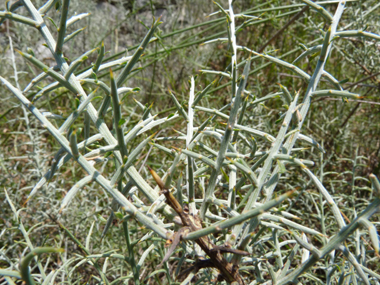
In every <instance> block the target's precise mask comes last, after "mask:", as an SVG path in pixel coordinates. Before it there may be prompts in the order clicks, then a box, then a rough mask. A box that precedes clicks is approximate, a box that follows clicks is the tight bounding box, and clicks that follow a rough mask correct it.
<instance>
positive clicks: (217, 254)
mask: <svg viewBox="0 0 380 285" xmlns="http://www.w3.org/2000/svg"><path fill="white" fill-rule="evenodd" d="M149 171H150V173H151V174H152V176H153V178H154V180H155V181H156V183H157V184H158V186H159V187H160V189H161V191H162V193H163V194H164V195H165V197H166V203H167V204H168V205H169V206H170V207H172V208H173V209H174V210H175V211H176V212H177V214H178V216H179V217H180V218H181V221H182V226H183V227H182V228H181V229H180V230H179V231H178V232H177V233H175V234H174V236H173V239H172V245H171V246H170V248H169V250H168V253H167V254H166V255H165V257H164V260H163V261H162V262H165V261H166V260H167V259H169V257H170V255H171V253H172V252H173V251H174V249H175V247H176V246H177V245H178V244H179V242H180V240H181V238H182V237H184V236H185V235H187V234H188V233H189V232H192V231H197V230H200V229H202V220H201V219H200V217H198V216H197V215H191V214H189V212H188V211H186V210H184V209H183V208H182V206H181V205H180V204H179V203H178V201H177V200H176V198H175V197H174V196H173V194H172V193H171V192H170V191H169V189H167V188H166V187H165V184H164V182H163V181H162V180H161V178H160V177H159V176H158V174H157V173H156V172H155V171H154V170H152V169H151V168H149ZM194 241H195V242H196V243H197V244H198V245H199V246H200V247H201V248H202V250H203V251H204V252H205V253H206V254H207V255H208V256H209V258H210V259H207V260H198V261H197V262H195V263H194V265H193V266H192V267H190V268H188V269H186V270H184V271H183V272H181V273H180V274H179V277H185V276H187V275H188V274H189V273H190V272H192V271H195V272H197V271H199V270H200V269H202V268H208V267H214V268H217V269H218V270H219V272H220V276H219V278H218V279H221V280H225V281H227V282H228V283H232V284H239V285H244V284H245V283H244V281H243V278H242V277H241V276H240V274H239V267H238V265H236V264H232V263H229V262H228V261H227V260H226V259H225V258H224V256H223V255H222V252H231V253H235V254H240V255H249V253H248V252H246V251H242V250H234V249H232V248H229V247H224V246H216V245H214V244H213V242H212V241H211V240H210V238H208V237H207V236H204V237H200V238H198V239H196V240H194Z"/></svg>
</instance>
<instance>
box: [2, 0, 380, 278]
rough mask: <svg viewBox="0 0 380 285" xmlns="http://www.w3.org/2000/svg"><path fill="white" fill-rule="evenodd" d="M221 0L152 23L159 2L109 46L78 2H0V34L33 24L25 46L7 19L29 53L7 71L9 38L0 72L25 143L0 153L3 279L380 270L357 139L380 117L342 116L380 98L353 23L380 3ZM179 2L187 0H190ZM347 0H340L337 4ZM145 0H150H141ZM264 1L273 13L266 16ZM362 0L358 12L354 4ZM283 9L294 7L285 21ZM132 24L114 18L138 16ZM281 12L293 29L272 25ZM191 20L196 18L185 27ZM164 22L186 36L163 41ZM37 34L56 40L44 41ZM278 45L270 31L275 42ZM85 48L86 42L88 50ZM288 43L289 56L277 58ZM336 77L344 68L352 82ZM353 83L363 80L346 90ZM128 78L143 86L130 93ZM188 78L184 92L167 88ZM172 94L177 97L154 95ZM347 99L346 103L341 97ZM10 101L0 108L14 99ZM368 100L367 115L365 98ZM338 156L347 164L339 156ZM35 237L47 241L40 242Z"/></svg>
mask: <svg viewBox="0 0 380 285" xmlns="http://www.w3.org/2000/svg"><path fill="white" fill-rule="evenodd" d="M232 2H233V1H232V0H229V1H228V3H222V4H218V3H215V6H214V8H216V9H218V10H217V12H215V13H213V14H212V15H211V16H212V17H219V18H215V19H213V20H210V21H208V22H206V23H194V22H193V21H190V20H189V23H188V25H189V26H188V27H185V28H183V29H179V30H175V31H174V32H168V31H167V29H168V28H169V25H167V26H166V27H165V28H163V29H160V24H161V21H160V18H158V19H153V20H152V21H153V23H152V24H151V25H150V27H149V28H147V32H146V34H145V36H143V37H141V38H142V40H141V41H140V43H139V44H138V45H136V46H133V47H130V48H128V49H127V50H126V51H123V52H122V53H118V52H117V51H118V45H117V44H115V46H113V47H112V50H113V54H112V55H111V56H109V55H107V45H106V44H104V42H103V43H101V44H99V46H97V47H94V46H93V45H94V43H98V42H101V41H100V39H98V40H97V38H96V37H95V38H92V39H94V40H91V41H88V42H86V41H84V39H83V38H82V39H81V40H82V41H81V40H80V36H81V35H83V34H84V31H83V28H82V27H79V28H77V27H76V28H75V30H71V29H73V27H74V25H77V23H76V22H77V21H80V20H82V19H85V18H86V17H88V16H89V15H88V14H74V13H73V12H74V11H79V10H81V9H83V6H76V5H78V4H77V3H76V2H74V3H75V4H74V7H76V8H75V10H74V11H73V10H70V9H69V8H70V6H69V4H70V1H69V0H63V1H54V0H50V1H47V2H46V3H45V4H44V5H39V6H38V5H37V4H39V3H36V5H34V4H33V3H31V2H30V1H26V0H25V1H15V2H14V3H13V4H11V3H9V2H8V3H7V4H6V10H5V11H3V12H0V18H1V19H3V20H2V22H3V23H4V21H5V19H7V20H6V21H7V22H6V23H7V29H8V35H9V34H10V33H9V29H10V28H11V30H12V29H13V31H16V30H17V29H19V30H18V31H19V35H25V34H27V33H29V30H32V32H30V33H31V34H30V35H33V37H35V38H38V41H36V40H35V39H30V40H34V41H33V42H32V43H33V45H34V46H33V47H31V48H30V47H25V45H26V44H25V43H23V37H22V36H19V41H18V42H17V44H18V45H19V47H20V48H21V49H22V51H21V50H17V51H18V53H19V54H20V55H21V57H22V58H23V60H24V61H25V62H27V67H28V69H27V68H25V70H26V71H23V72H19V71H18V66H19V65H21V64H23V62H22V61H20V59H21V57H16V55H15V51H16V49H15V48H14V47H13V41H14V40H13V39H12V37H9V44H10V45H9V51H8V55H9V56H10V58H11V64H10V65H7V66H6V67H5V68H4V71H3V73H4V75H3V76H1V77H0V80H1V82H2V83H3V84H4V86H5V87H6V88H7V89H8V90H9V91H10V93H11V94H12V96H14V97H15V98H17V99H18V100H19V102H20V103H21V105H20V110H21V111H22V112H21V113H19V114H21V115H20V117H21V116H22V117H21V120H22V121H23V123H19V122H20V120H16V119H10V120H9V121H8V122H7V124H9V126H11V128H12V132H9V134H7V132H8V131H6V130H5V127H4V130H3V133H4V134H5V138H4V139H3V141H2V145H3V147H4V149H8V150H9V149H11V148H12V147H13V146H12V144H11V143H10V141H9V140H10V138H11V136H12V139H14V136H15V135H16V136H17V135H20V136H21V135H22V138H21V139H20V140H21V143H20V144H21V145H24V146H25V147H24V149H22V150H21V151H22V152H25V154H27V155H25V156H20V155H19V152H20V151H19V150H17V147H18V146H17V145H16V146H15V147H16V150H15V156H14V157H12V156H11V155H6V156H5V157H4V156H3V157H1V159H2V161H4V162H2V166H3V170H4V172H5V173H6V175H5V176H4V177H5V178H4V179H3V181H4V182H3V184H4V185H5V187H4V192H3V194H2V195H4V198H5V199H4V201H6V202H7V204H8V205H7V208H6V210H4V213H5V215H4V218H3V221H4V225H5V228H4V230H3V232H2V234H1V235H2V236H3V237H2V238H3V241H2V243H3V244H2V256H3V260H2V261H1V264H2V269H0V274H1V275H2V276H3V277H4V279H3V280H2V281H5V282H8V283H9V284H14V279H17V278H18V279H22V280H23V281H25V282H26V284H34V283H40V284H54V283H55V282H58V281H56V280H58V279H59V278H60V279H61V281H60V283H70V284H71V283H80V282H87V283H93V284H98V283H101V284H103V283H104V284H114V283H117V284H119V283H123V282H124V283H128V284H130V283H132V282H134V283H135V284H189V283H190V282H192V281H194V282H195V283H196V284H208V283H210V282H211V281H212V280H216V281H220V282H222V283H223V282H224V283H228V284H234V283H235V284H287V283H292V282H301V283H302V284H303V283H322V284H344V283H346V284H348V283H349V284H351V283H354V284H362V283H363V284H377V283H378V282H379V281H380V275H379V274H378V272H379V266H378V264H379V262H378V261H379V257H378V256H379V255H378V254H379V239H378V235H377V231H376V227H375V225H376V224H378V218H377V217H376V216H374V214H375V213H376V212H377V211H379V209H380V184H379V181H378V179H377V177H376V175H374V174H369V173H368V169H366V168H364V167H363V166H366V165H364V162H365V161H366V159H369V161H370V162H371V167H370V170H374V172H376V170H378V169H379V166H376V163H378V158H377V157H376V151H377V155H378V153H379V149H380V148H379V147H378V148H377V150H376V146H374V145H371V146H370V147H369V148H370V149H371V154H370V155H368V157H369V158H366V157H365V156H364V155H363V154H362V153H361V152H363V150H361V149H360V148H361V147H362V144H361V142H360V141H358V138H357V136H358V132H362V131H363V132H368V134H367V133H365V135H366V136H367V137H369V139H368V140H372V139H376V138H378V134H377V135H376V131H374V130H378V128H379V127H378V124H372V125H366V124H365V123H362V122H360V121H356V122H354V123H353V124H352V128H351V129H350V128H348V127H349V123H348V122H349V120H350V118H351V117H352V116H354V114H355V112H356V111H357V110H358V109H359V107H360V104H367V103H369V104H371V105H372V106H377V105H378V104H379V103H377V102H373V101H368V100H369V99H373V98H374V97H373V96H374V95H373V92H374V90H376V88H378V87H377V86H376V85H371V86H370V87H369V89H368V90H367V91H365V92H364V93H362V89H360V88H359V84H360V83H361V82H364V81H365V80H374V82H373V84H378V82H377V79H376V76H377V75H378V74H379V73H378V72H376V68H377V69H378V58H379V57H378V44H377V43H376V42H375V41H376V40H379V39H380V36H379V35H377V34H376V33H375V32H377V30H376V28H377V27H376V26H371V27H369V28H368V29H361V28H360V27H364V26H365V23H366V21H368V23H372V21H373V20H374V18H373V17H372V15H373V13H374V11H376V9H377V8H378V6H379V5H375V6H370V4H368V3H370V2H368V3H367V2H366V3H365V4H364V5H362V6H360V5H359V6H355V4H352V3H351V2H349V3H345V1H330V2H328V3H324V4H325V5H326V6H325V7H322V6H321V4H318V3H317V2H312V1H309V0H304V1H303V3H302V4H294V3H290V4H289V5H287V6H284V5H283V4H281V5H280V4H278V6H272V7H269V6H268V3H260V2H259V1H257V3H256V2H255V1H252V7H250V6H248V5H247V3H244V4H241V5H240V3H232ZM253 2H254V3H253ZM89 3H91V2H89ZM122 4H123V3H122V2H120V3H119V5H120V6H119V7H120V9H122V7H124V6H122ZM128 4H131V3H128ZM187 5H188V6H186V7H188V8H189V9H190V7H191V6H192V3H190V4H189V3H188V4H187ZM331 5H332V6H331ZM345 5H347V6H348V5H352V6H348V7H350V8H348V9H347V11H344V10H345ZM148 6H150V8H151V10H152V11H151V12H152V14H154V13H155V12H157V10H156V11H155V10H154V3H153V1H150V2H149V5H148V3H147V4H146V5H145V6H143V7H148ZM36 7H40V8H38V9H37V8H36ZM79 7H80V8H79ZM125 7H126V9H132V14H133V13H134V14H137V13H138V11H140V9H142V8H141V6H139V5H137V6H136V2H133V5H125ZM23 9H24V10H23ZM133 9H137V10H133ZM168 9H169V8H168ZM170 9H172V8H170ZM173 9H174V8H173ZM194 9H201V8H199V7H195V8H194ZM287 9H290V11H288V12H285V11H287ZM238 10H241V12H240V13H237V12H236V11H238ZM309 10H312V11H314V12H310V11H309ZM18 11H20V12H19V13H18ZM54 11H56V12H58V13H55V12H54ZM273 11H274V13H276V11H280V12H279V14H277V15H272V16H269V17H267V16H266V14H265V13H271V12H273ZM358 11H359V12H360V13H361V14H360V15H361V19H360V20H358V19H355V18H353V17H354V16H353V15H355V13H357V12H358ZM161 12H162V11H161ZM345 13H347V16H344V15H345ZM71 15H72V16H71ZM58 16H59V17H58ZM286 16H290V19H288V20H287V22H285V23H284V22H283V20H282V18H283V17H286ZM126 21H127V20H124V21H120V22H118V21H116V22H115V25H116V26H119V27H122V25H124V24H125V22H126ZM169 21H170V20H169ZM181 21H182V22H183V21H184V19H182V20H181ZM302 21H303V22H302ZM174 22H175V21H174ZM174 22H173V23H174ZM10 23H12V25H14V27H11V26H10V25H11V24H10ZM97 23H98V27H97V28H99V23H100V20H99V21H98V22H97ZM269 23H270V25H272V27H271V28H270V26H269ZM318 23H320V24H318ZM129 24H130V25H125V26H123V27H124V29H126V30H128V29H129V27H133V26H134V25H133V23H129ZM342 24H343V25H344V29H342V30H339V29H338V27H339V26H340V25H342ZM210 25H211V26H210ZM292 25H294V29H292V30H291V31H292V32H293V39H291V40H289V39H288V38H287V36H286V35H285V34H284V33H285V31H286V30H287V29H288V28H289V27H291V26H292ZM206 26H208V27H209V28H204V27H206ZM352 26H354V27H355V26H356V29H351V27H352ZM20 27H21V28H20ZM25 28H28V29H25ZM102 28H103V27H102V26H101V25H100V29H99V31H100V32H99V33H101V31H105V29H106V27H104V30H102ZM199 29H200V30H199ZM222 29H224V30H223V31H222V32H220V30H222ZM273 29H275V30H277V32H274V33H272V30H273ZM371 29H373V30H371ZM120 30H123V29H121V28H120ZM189 30H194V31H196V32H195V34H193V35H191V36H187V35H188V34H187V32H188V31H189ZM198 30H199V32H198ZM207 31H208V32H209V33H210V34H209V35H207ZM105 34H106V33H105ZM37 35H38V36H37ZM186 36H187V38H186ZM265 36H268V37H269V39H267V40H264V39H265ZM115 37H116V36H115ZM170 37H173V38H176V37H178V38H179V39H181V40H182V39H183V41H182V42H181V41H180V42H175V43H174V44H171V45H168V44H167V43H164V39H165V38H170ZM13 38H14V37H13ZM116 38H117V37H116ZM40 39H43V40H44V45H45V46H46V47H47V49H48V50H49V52H50V53H51V57H48V56H46V57H44V56H42V54H43V52H45V51H43V49H40V48H39V46H38V45H37V43H38V42H39V40H40ZM193 39H194V40H193ZM255 39H256V42H254V40H255ZM280 40H282V43H280V44H278V43H277V42H278V41H280ZM274 41H276V43H275V44H273V42H274ZM295 42H298V43H299V44H300V47H298V48H295V46H294V43H295ZM199 43H202V45H200V46H198V44H199ZM272 44H273V45H274V47H276V46H277V45H279V46H281V53H280V52H278V51H276V50H273V49H271V47H272V46H271V45H272ZM70 45H71V48H68V47H70ZM123 45H124V44H123ZM214 45H217V48H213V46H214ZM358 45H363V46H364V47H365V49H364V50H363V49H361V48H358ZM252 46H260V47H259V48H257V49H255V48H252ZM83 47H84V48H86V49H87V47H89V50H86V51H83V52H82V48H83ZM188 47H191V48H192V49H193V51H192V52H191V57H193V59H191V58H190V60H188V61H189V62H191V64H192V65H191V66H190V65H187V64H188V63H187V62H186V60H187V55H186V51H188V50H187V49H186V48H188ZM283 50H285V51H286V52H284V51H283ZM37 51H38V52H37ZM174 51H177V54H174V53H175V52H174ZM333 51H334V52H335V53H336V54H332V52H333ZM277 54H279V55H277ZM221 55H223V58H222V59H221V58H220V56H221ZM296 55H298V56H297V57H296ZM216 56H218V57H219V58H216ZM289 56H293V57H295V59H294V61H293V62H290V61H286V60H285V57H289ZM41 57H42V58H41ZM171 57H174V58H175V60H173V59H172V58H171ZM185 59H186V60H185ZM198 59H199V61H198ZM181 60H183V61H184V62H185V63H186V64H185V65H184V67H183V68H187V71H185V73H186V74H188V73H192V72H193V70H192V68H190V67H194V68H195V67H196V66H197V65H200V66H201V71H200V74H198V75H197V76H191V77H190V80H189V81H187V80H184V79H183V76H178V77H176V78H178V79H180V80H182V81H183V82H176V79H174V77H173V73H172V72H171V71H168V69H172V70H178V72H181V71H180V66H181V65H180V64H179V62H181ZM173 61H174V62H173ZM211 61H213V62H212V64H211ZM52 62H53V63H52ZM161 62H163V64H162V68H161ZM347 62H350V64H351V66H348V65H347ZM176 63H177V65H176ZM206 64H208V65H211V68H206V67H205V66H206ZM356 65H357V66H360V68H362V69H363V70H365V71H366V77H365V78H364V79H363V78H362V79H358V78H356V76H357V75H356V74H355V72H356V69H355V66H356ZM368 66H370V68H368ZM12 69H13V70H12ZM284 70H287V71H290V73H285V74H284V73H282V72H281V71H284ZM11 73H12V75H11ZM141 74H143V75H145V76H142V75H141ZM193 75H194V74H193ZM147 76H148V79H147V78H146V77H147ZM342 76H346V77H345V78H341V77H342ZM144 77H145V78H144ZM282 77H284V79H282ZM346 78H348V80H350V79H351V78H353V79H354V80H355V82H353V83H352V82H349V83H348V84H347V79H346ZM280 79H281V80H280ZM12 80H13V81H14V82H15V83H11V81H12ZM160 80H161V82H162V84H159V83H157V82H158V81H160ZM146 81H147V83H146ZM125 85H127V86H128V87H127V86H125ZM137 86H138V87H137ZM168 86H171V88H168ZM374 86H375V87H374ZM367 87H368V86H367ZM355 88H357V89H358V90H359V92H356V93H354V92H351V91H350V90H353V89H355ZM167 89H169V90H168V91H167ZM173 89H174V90H173ZM147 90H149V93H148V91H147ZM162 90H164V91H162ZM363 90H364V89H363ZM139 91H142V92H141V93H144V92H146V94H145V97H142V96H140V97H139V98H140V99H139V101H141V102H139V101H138V100H135V101H134V102H133V100H131V99H132V96H136V94H137V93H138V92H139ZM185 91H186V94H188V95H184V94H181V95H176V94H179V93H180V92H185ZM159 92H161V93H159ZM359 93H360V94H359ZM7 94H9V92H8V93H7ZM163 94H164V95H165V96H164V95H163ZM2 96H4V98H5V99H7V101H9V102H14V101H12V100H9V98H8V97H6V96H8V95H5V94H4V95H2ZM326 97H327V98H328V100H322V98H326ZM152 98H155V99H156V100H157V102H156V104H155V105H156V106H155V107H153V104H151V103H152V102H151V101H152ZM336 98H338V99H339V101H333V100H335V99H336ZM169 99H170V102H171V103H170V104H172V107H171V106H166V105H168V104H169ZM375 99H376V98H375ZM301 100H302V102H301ZM352 101H357V103H356V104H358V105H356V106H355V107H353V108H352V109H351V110H346V109H347V108H346V106H347V105H349V106H350V105H351V104H352V103H351V102H352ZM9 102H8V103H4V104H5V105H4V106H3V107H2V109H4V111H2V114H3V115H2V118H5V116H10V114H12V113H11V111H12V110H15V111H16V112H17V108H18V107H17V108H16V107H10V105H9V104H10V103H9ZM144 103H146V105H144ZM312 103H313V104H312ZM12 104H14V103H12ZM363 111H364V113H365V114H366V115H368V116H371V117H372V118H375V120H377V119H378V114H376V113H375V114H373V113H372V112H371V110H367V109H363ZM28 112H30V113H31V114H32V115H33V116H34V118H36V119H37V120H38V122H37V121H36V120H35V119H33V117H31V116H30V113H28ZM334 112H335V113H334ZM154 113H156V114H154ZM332 118H334V119H332ZM358 118H362V117H360V116H359V117H358ZM16 124H19V125H16ZM21 124H22V126H25V130H24V132H25V134H20V132H19V131H18V129H19V128H21V127H20V126H21ZM335 124H338V127H336V125H335ZM4 126H5V123H4ZM334 126H335V127H334ZM22 128H23V127H22ZM25 135H26V136H25ZM14 141H16V142H17V138H16V139H14ZM17 143H19V142H17ZM57 143H58V144H57ZM296 143H297V145H296ZM5 153H7V152H3V155H4V154H5ZM9 153H10V152H8V154H9ZM50 153H54V158H51V157H50ZM16 160H18V161H21V163H19V162H17V163H14V161H16ZM338 161H340V162H342V165H339V164H338ZM12 163H14V164H12ZM344 163H345V164H344ZM348 163H350V164H351V169H350V170H345V168H347V167H348ZM48 164H49V165H48ZM11 165H12V169H10V168H9V166H11ZM7 167H8V169H7ZM360 167H363V168H364V169H365V170H364V171H360V170H359V169H360ZM367 168H368V167H367ZM27 169H31V170H32V172H31V174H29V173H25V172H27V171H26V170H27ZM148 169H149V170H150V171H148ZM153 169H155V170H153ZM326 170H328V171H326ZM11 177H16V178H17V179H15V181H10V178H11ZM161 177H162V178H161ZM367 177H368V178H369V180H368V178H367ZM348 179H350V180H348ZM369 182H371V184H372V188H371V187H369V185H370V183H369ZM156 185H157V186H156ZM99 186H100V187H99ZM347 188H349V189H347ZM67 189H69V190H68V191H67ZM26 191H28V195H27V197H25V192H26ZM4 208H5V207H4ZM10 217H12V219H11V218H10ZM370 219H372V222H371V221H370ZM376 219H377V220H376ZM90 221H92V222H90ZM15 241H19V242H15ZM191 241H194V242H191ZM165 242H166V245H168V247H167V249H164V245H165ZM47 246H48V247H47ZM61 248H64V251H63V249H61ZM42 253H57V254H58V255H49V256H43V258H36V255H40V254H42ZM33 259H34V261H33ZM29 266H32V267H29Z"/></svg>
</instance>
